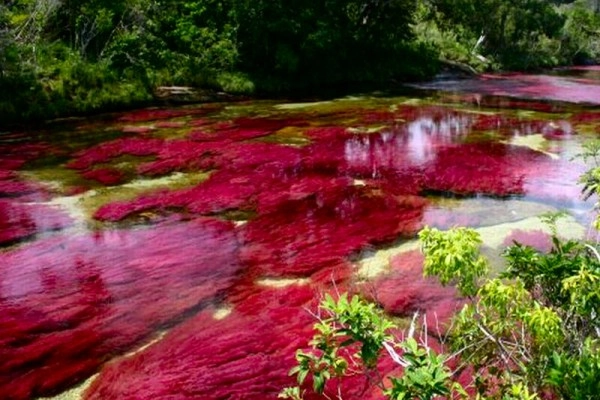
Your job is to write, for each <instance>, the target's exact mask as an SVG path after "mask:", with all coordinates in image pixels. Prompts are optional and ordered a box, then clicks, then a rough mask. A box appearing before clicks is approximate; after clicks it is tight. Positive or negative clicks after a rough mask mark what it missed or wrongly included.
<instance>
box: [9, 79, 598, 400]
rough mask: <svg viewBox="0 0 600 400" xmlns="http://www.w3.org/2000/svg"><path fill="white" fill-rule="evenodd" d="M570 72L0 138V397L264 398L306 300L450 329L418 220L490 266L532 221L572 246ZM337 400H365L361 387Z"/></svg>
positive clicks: (574, 189)
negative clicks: (452, 233)
mask: <svg viewBox="0 0 600 400" xmlns="http://www.w3.org/2000/svg"><path fill="white" fill-rule="evenodd" d="M586 71H587V72H586V73H588V72H589V71H592V72H591V73H588V75H585V76H584V77H581V76H577V77H573V76H574V75H573V74H570V75H568V76H558V75H554V76H551V77H550V76H533V77H532V76H510V77H506V76H504V77H482V78H480V79H478V80H471V81H461V82H454V83H448V82H445V83H435V84H431V85H429V86H428V87H427V88H429V89H431V88H436V89H440V88H441V89H452V90H451V91H441V92H427V93H428V94H425V93H424V94H422V95H419V96H414V95H411V96H399V97H390V96H387V97H386V96H378V95H363V96H355V97H347V98H341V99H335V100H331V101H319V102H314V103H309V102H304V103H289V102H288V103H286V102H274V101H253V102H241V103H220V104H203V105H198V106H188V107H180V108H173V109H145V110H138V111H135V112H129V113H122V114H114V115H110V116H103V117H102V118H92V119H87V120H83V119H82V120H74V121H68V122H64V121H63V122H60V123H55V124H54V125H50V126H49V127H48V128H47V129H45V130H43V131H36V132H3V133H0V151H1V152H2V153H1V154H2V157H1V158H0V246H1V250H0V398H6V399H28V398H32V397H40V396H50V395H56V394H58V393H60V392H63V391H65V390H66V389H69V388H73V387H77V385H79V384H81V383H82V382H84V381H86V380H87V383H86V386H85V387H84V388H79V389H76V390H73V391H71V392H67V393H66V394H65V395H63V397H66V398H79V397H81V396H82V397H85V398H90V399H118V398H123V399H130V398H140V399H146V398H178V399H180V398H181V399H184V398H202V399H212V398H215V399H216V398H228V399H238V398H240V399H241V398H244V399H248V398H256V399H264V398H276V394H277V393H278V391H279V390H280V389H281V388H282V387H285V386H289V385H291V384H293V380H292V379H291V378H289V377H288V376H287V371H288V370H289V368H290V367H291V366H292V364H293V359H294V351H295V349H296V348H298V347H302V346H305V345H306V342H307V340H308V338H309V337H310V336H311V327H312V323H313V321H312V317H311V316H310V315H309V314H308V313H307V312H306V310H305V308H307V307H308V308H311V307H314V304H315V301H317V299H318V297H319V296H320V294H321V293H324V292H327V291H332V290H334V286H335V290H348V289H352V290H357V291H362V292H363V293H364V294H365V295H366V296H370V297H372V298H374V299H376V300H377V301H378V302H379V303H380V304H381V305H382V306H383V307H384V308H385V309H386V310H387V311H388V312H390V313H391V314H393V315H394V316H397V317H399V318H403V317H407V316H410V315H411V314H412V313H413V312H414V311H416V310H419V311H422V312H427V313H428V314H429V315H437V316H438V318H440V319H444V318H447V317H448V316H449V315H451V314H452V312H453V310H454V309H455V307H456V306H457V305H458V304H459V303H460V299H457V298H456V295H455V293H454V292H453V290H451V289H448V288H441V287H439V285H437V284H436V283H435V282H432V281H429V280H424V279H422V278H421V277H420V274H421V273H420V271H421V264H420V263H421V258H420V255H419V254H418V252H417V251H416V247H417V246H415V241H414V238H415V235H416V232H417V231H418V230H419V229H420V228H421V227H422V226H424V225H433V226H437V227H440V228H449V227H452V226H456V225H467V226H472V227H474V228H477V229H479V231H480V232H481V234H482V237H484V239H485V241H486V252H488V253H489V254H491V255H494V254H497V253H498V252H499V251H500V249H501V247H502V246H504V245H506V244H508V243H511V239H514V238H516V239H518V240H523V241H525V242H529V243H531V244H534V245H537V246H540V247H542V248H543V246H544V245H546V243H547V233H548V231H547V228H545V227H544V226H543V225H542V224H541V223H540V222H539V219H538V218H536V217H537V216H538V215H540V214H541V213H543V212H547V211H555V210H558V209H566V210H568V211H569V212H570V213H571V215H572V216H571V217H569V218H568V219H566V220H565V221H564V222H562V224H563V225H561V227H560V232H561V233H563V234H564V235H566V236H570V237H581V236H583V235H585V234H586V232H587V226H588V224H589V221H590V218H591V215H590V209H591V207H592V205H593V203H592V202H584V201H583V200H581V198H580V189H581V188H580V187H579V186H578V185H577V179H578V176H579V175H580V174H581V173H582V172H583V171H585V169H586V168H587V166H585V165H584V164H583V163H582V162H581V161H580V160H577V159H575V160H574V159H573V157H574V156H575V155H576V154H578V153H579V152H580V150H581V144H582V143H583V142H584V141H586V140H589V139H590V138H593V137H596V136H597V135H598V134H599V133H600V108H599V107H597V104H600V98H598V99H597V98H596V97H597V95H598V93H600V85H599V84H597V83H594V79H597V74H596V73H595V72H594V71H596V70H594V69H593V68H590V69H588V70H586ZM576 73H577V74H580V73H581V71H579V72H576ZM562 74H563V75H564V71H563V73H562ZM482 79H483V80H486V81H485V85H483V86H482V82H481V80H482ZM490 82H491V83H490ZM548 82H551V84H550V83H548ZM492 83H493V85H496V88H495V89H490V88H491V87H492V86H493V85H492ZM541 83H543V88H544V90H543V91H541V92H540V91H539V90H538V89H540V86H539V85H538V84H540V85H541ZM528 85H529V86H528ZM535 85H538V86H535ZM577 85H583V86H581V87H580V86H577ZM574 87H575V89H574ZM484 89H485V90H484ZM577 90H579V91H577ZM507 92H510V93H507ZM531 93H537V95H536V96H533V97H541V98H542V100H531V99H530V97H532V96H530V94H531ZM505 94H508V95H510V97H506V96H504V95H505ZM499 95H501V96H499ZM515 96H516V97H515ZM577 96H579V97H577ZM575 97H577V98H575ZM547 99H551V100H554V101H553V102H551V101H548V100H547ZM556 100H562V102H556ZM578 100H580V101H578ZM567 101H569V102H571V103H568V102H567ZM573 101H577V103H579V104H575V103H572V102H573ZM594 104H596V105H594ZM148 344H150V345H148ZM380 368H381V369H382V371H389V370H391V369H393V366H392V365H391V364H390V363H386V362H384V363H382V365H381V366H380ZM97 372H99V375H97V376H95V377H94V378H93V379H89V378H90V377H92V376H93V375H94V374H95V373H97ZM88 385H89V387H88ZM343 388H344V390H345V391H346V396H345V398H349V399H354V398H356V399H364V398H377V392H376V391H372V390H371V389H369V388H368V385H366V382H363V381H361V380H360V379H359V378H353V379H351V380H349V381H348V382H347V383H345V384H344V385H343ZM83 389H85V390H83Z"/></svg>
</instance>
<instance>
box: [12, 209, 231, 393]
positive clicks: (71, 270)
mask: <svg viewBox="0 0 600 400" xmlns="http://www.w3.org/2000/svg"><path fill="white" fill-rule="evenodd" d="M232 228H233V227H232V226H231V224H229V223H226V222H221V221H216V220H210V219H200V220H196V221H193V222H189V223H180V224H178V225H176V226H173V225H161V226H155V227H154V228H152V229H145V230H132V231H115V232H105V233H102V232H100V233H97V234H91V235H81V236H76V237H73V236H68V237H67V236H58V237H53V238H50V239H47V240H41V241H38V242H36V243H34V244H31V245H27V246H23V247H20V248H17V249H15V250H11V251H7V252H5V253H0V265H1V267H0V276H1V278H2V280H1V282H2V284H1V285H0V315H1V316H2V317H0V355H1V359H2V363H0V397H2V398H5V399H28V398H31V397H34V396H43V395H49V394H52V393H56V392H58V391H60V390H64V389H65V388H67V387H68V386H70V385H72V384H74V383H75V382H77V381H79V380H81V379H84V378H86V377H88V376H90V375H91V374H92V373H94V372H95V371H96V370H97V368H98V367H99V366H100V365H101V364H102V363H104V362H105V361H107V360H108V359H110V358H111V357H112V356H114V355H117V354H122V353H124V352H126V351H128V350H131V349H133V348H134V347H135V346H136V345H139V344H140V343H141V341H142V340H143V339H144V338H146V337H148V335H150V334H151V333H153V332H154V331H155V330H157V329H159V328H160V327H162V326H165V325H168V324H170V323H172V322H173V321H176V320H177V319H178V318H180V317H181V316H182V315H183V314H184V313H186V312H189V311H192V310H194V309H196V308H197V307H199V306H202V304H204V303H206V302H211V301H213V300H214V299H215V296H217V295H219V294H220V293H221V292H222V291H224V290H225V289H226V288H227V287H229V286H230V285H231V284H232V282H233V278H234V276H235V274H236V271H237V269H238V265H239V264H238V263H237V261H236V257H235V251H236V248H237V241H236V239H235V237H234V235H233V234H232Z"/></svg>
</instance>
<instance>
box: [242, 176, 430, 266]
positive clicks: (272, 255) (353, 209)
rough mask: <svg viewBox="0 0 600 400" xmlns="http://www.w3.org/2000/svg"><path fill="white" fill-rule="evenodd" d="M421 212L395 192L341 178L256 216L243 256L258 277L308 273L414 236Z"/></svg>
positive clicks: (249, 225) (246, 227)
mask: <svg viewBox="0 0 600 400" xmlns="http://www.w3.org/2000/svg"><path fill="white" fill-rule="evenodd" d="M421 216H422V209H419V208H413V207H406V206H405V205H404V204H402V202H400V201H398V199H396V198H395V197H393V196H386V195H383V194H381V193H378V192H377V191H376V190H372V189H369V188H367V187H355V186H350V187H348V186H344V185H343V183H342V182H340V183H338V186H337V187H335V186H334V187H329V188H324V189H323V190H322V191H320V192H319V193H315V194H314V195H311V196H309V197H305V198H303V199H300V200H293V201H287V202H285V203H282V205H281V206H280V207H279V208H277V209H275V210H273V211H271V212H269V213H267V214H263V215H259V216H258V217H256V218H254V219H252V220H250V221H249V222H248V223H247V224H246V225H244V226H243V227H242V228H241V234H242V240H243V243H244V246H243V247H242V248H241V253H240V256H241V259H242V260H243V261H244V262H245V263H247V264H249V265H250V267H251V269H252V270H253V271H258V273H257V274H258V275H262V274H266V275H268V276H291V275H296V276H297V275H301V276H304V275H306V274H310V273H313V272H316V271H318V270H320V269H322V268H324V267H326V266H327V265H331V264H336V263H339V262H341V260H343V259H344V258H345V257H348V256H349V255H351V253H352V252H354V251H358V250H359V249H361V248H363V247H365V246H368V245H373V244H377V243H382V242H386V241H391V240H394V239H395V238H396V237H398V236H401V235H405V236H407V235H408V236H410V235H413V234H414V233H415V232H416V231H417V230H418V229H419V227H420V219H421Z"/></svg>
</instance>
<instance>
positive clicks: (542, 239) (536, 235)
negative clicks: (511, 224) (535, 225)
mask: <svg viewBox="0 0 600 400" xmlns="http://www.w3.org/2000/svg"><path fill="white" fill-rule="evenodd" d="M515 243H519V244H522V245H524V246H531V247H533V248H534V249H536V250H538V251H541V252H544V253H546V252H549V251H550V250H551V249H552V238H551V237H550V235H549V234H547V233H546V232H544V231H541V230H539V229H535V230H531V231H525V230H522V229H516V230H514V231H512V232H511V233H510V234H509V235H508V236H507V237H506V238H505V239H504V242H503V245H504V246H506V247H508V246H512V245H514V244H515Z"/></svg>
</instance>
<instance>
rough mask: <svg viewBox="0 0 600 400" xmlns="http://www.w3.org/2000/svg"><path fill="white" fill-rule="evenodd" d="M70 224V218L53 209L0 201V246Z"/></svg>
mask: <svg viewBox="0 0 600 400" xmlns="http://www.w3.org/2000/svg"><path fill="white" fill-rule="evenodd" d="M71 224H72V220H71V218H69V217H68V216H67V215H66V214H64V213H63V212H61V211H59V210H57V209H55V208H52V207H49V206H45V205H40V204H23V203H20V202H16V201H13V200H0V245H4V244H9V243H13V242H17V241H20V240H23V239H26V238H29V237H31V236H32V235H34V234H36V233H42V232H47V231H52V230H58V229H62V228H65V227H67V226H70V225H71Z"/></svg>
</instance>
